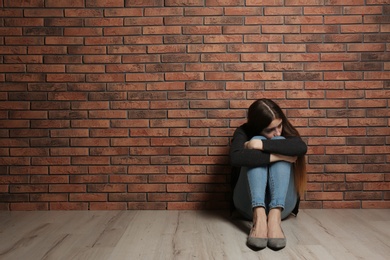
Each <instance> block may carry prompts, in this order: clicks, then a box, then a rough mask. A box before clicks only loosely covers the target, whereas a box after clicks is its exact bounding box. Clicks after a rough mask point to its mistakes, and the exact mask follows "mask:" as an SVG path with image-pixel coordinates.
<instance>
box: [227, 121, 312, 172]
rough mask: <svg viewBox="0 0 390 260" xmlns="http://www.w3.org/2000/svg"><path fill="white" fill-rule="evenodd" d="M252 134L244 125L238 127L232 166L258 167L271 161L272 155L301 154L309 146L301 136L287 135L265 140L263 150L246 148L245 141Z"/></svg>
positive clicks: (231, 156)
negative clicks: (281, 137)
mask: <svg viewBox="0 0 390 260" xmlns="http://www.w3.org/2000/svg"><path fill="white" fill-rule="evenodd" d="M250 138H251V137H250V136H249V135H248V133H246V131H245V130H244V127H242V126H241V127H239V128H237V129H236V131H235V132H234V135H233V140H232V143H231V146H230V162H231V165H232V166H238V167H242V166H246V167H256V166H261V165H264V164H269V163H270V155H271V153H273V154H282V155H288V156H300V155H304V154H306V152H307V146H306V144H305V142H303V141H302V139H301V138H300V137H287V138H286V139H278V140H263V150H262V151H260V150H256V149H246V148H245V142H247V141H249V140H250Z"/></svg>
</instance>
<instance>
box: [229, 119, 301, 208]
mask: <svg viewBox="0 0 390 260" xmlns="http://www.w3.org/2000/svg"><path fill="white" fill-rule="evenodd" d="M253 136H254V134H253V133H251V131H250V129H249V127H248V125H247V124H243V125H242V126H240V127H238V128H237V129H236V131H235V132H234V134H233V139H232V143H231V145H230V162H231V165H232V166H233V168H232V176H231V188H232V191H233V190H234V187H235V186H236V183H237V180H238V176H239V174H240V169H241V167H257V166H261V165H266V164H269V163H270V157H271V153H273V154H282V155H287V156H301V155H304V154H306V152H307V146H306V144H305V143H304V142H303V141H302V139H301V138H300V137H298V136H297V137H286V139H277V140H262V141H263V150H257V149H247V148H245V142H247V141H249V140H250V139H251V138H252V137H253ZM299 202H300V198H299V197H298V201H297V204H296V205H295V208H294V210H293V212H292V213H294V214H295V215H297V214H298V211H299ZM234 208H235V207H234V203H233V196H232V197H231V202H230V209H231V211H233V210H234Z"/></svg>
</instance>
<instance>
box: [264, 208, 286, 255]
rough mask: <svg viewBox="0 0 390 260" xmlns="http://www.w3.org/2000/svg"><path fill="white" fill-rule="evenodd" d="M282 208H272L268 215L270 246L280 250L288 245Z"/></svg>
mask: <svg viewBox="0 0 390 260" xmlns="http://www.w3.org/2000/svg"><path fill="white" fill-rule="evenodd" d="M281 212H282V211H281V209H280V208H275V209H271V210H270V212H269V215H268V247H269V248H271V249H273V250H280V249H282V248H284V247H285V246H286V242H287V241H286V237H285V236H284V233H283V230H282V227H281Z"/></svg>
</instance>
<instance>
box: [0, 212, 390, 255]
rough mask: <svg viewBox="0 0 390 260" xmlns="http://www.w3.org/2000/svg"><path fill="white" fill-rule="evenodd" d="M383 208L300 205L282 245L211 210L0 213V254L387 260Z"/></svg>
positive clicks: (387, 221)
mask: <svg viewBox="0 0 390 260" xmlns="http://www.w3.org/2000/svg"><path fill="white" fill-rule="evenodd" d="M389 217H390V209H381V210H377V209H372V210H371V209H370V210H368V209H367V210H354V209H345V210H336V209H329V210H314V209H313V210H311V209H305V210H301V211H300V213H299V215H298V217H291V218H289V219H287V220H285V221H283V222H282V227H283V230H284V232H285V235H286V237H287V246H286V248H285V249H283V250H280V251H277V252H275V251H272V250H270V249H268V248H267V249H264V250H262V251H258V252H255V251H252V250H251V249H249V248H248V247H247V246H246V244H245V242H246V238H247V234H248V233H249V230H250V228H251V223H250V222H249V221H245V220H242V219H237V218H231V217H230V216H229V214H228V212H214V211H34V212H0V259H6V260H14V259H15V260H20V259H29V260H35V259H55V260H58V259H64V260H65V259H66V260H68V259H72V260H73V259H83V260H85V259H93V260H100V259H101V260H107V259H112V260H122V259H137V260H138V259H147V260H151V259H152V260H154V259H161V260H165V259H169V260H172V259H178V260H181V259H202V260H203V259H205V260H208V259H234V260H236V259H254V260H255V259H281V260H283V259H286V260H289V259H326V260H328V259H375V260H377V259H378V260H381V259H388V256H389V255H390V218H389Z"/></svg>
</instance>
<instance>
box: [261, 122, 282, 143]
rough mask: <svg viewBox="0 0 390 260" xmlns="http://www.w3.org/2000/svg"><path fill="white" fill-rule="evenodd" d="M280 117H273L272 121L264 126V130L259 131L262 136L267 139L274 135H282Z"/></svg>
mask: <svg viewBox="0 0 390 260" xmlns="http://www.w3.org/2000/svg"><path fill="white" fill-rule="evenodd" d="M282 122H283V121H282V119H274V120H272V122H271V123H270V124H269V126H267V127H266V128H264V130H263V131H262V132H261V135H262V136H265V137H266V138H267V139H271V138H273V137H275V136H281V135H282V129H283V125H282Z"/></svg>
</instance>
